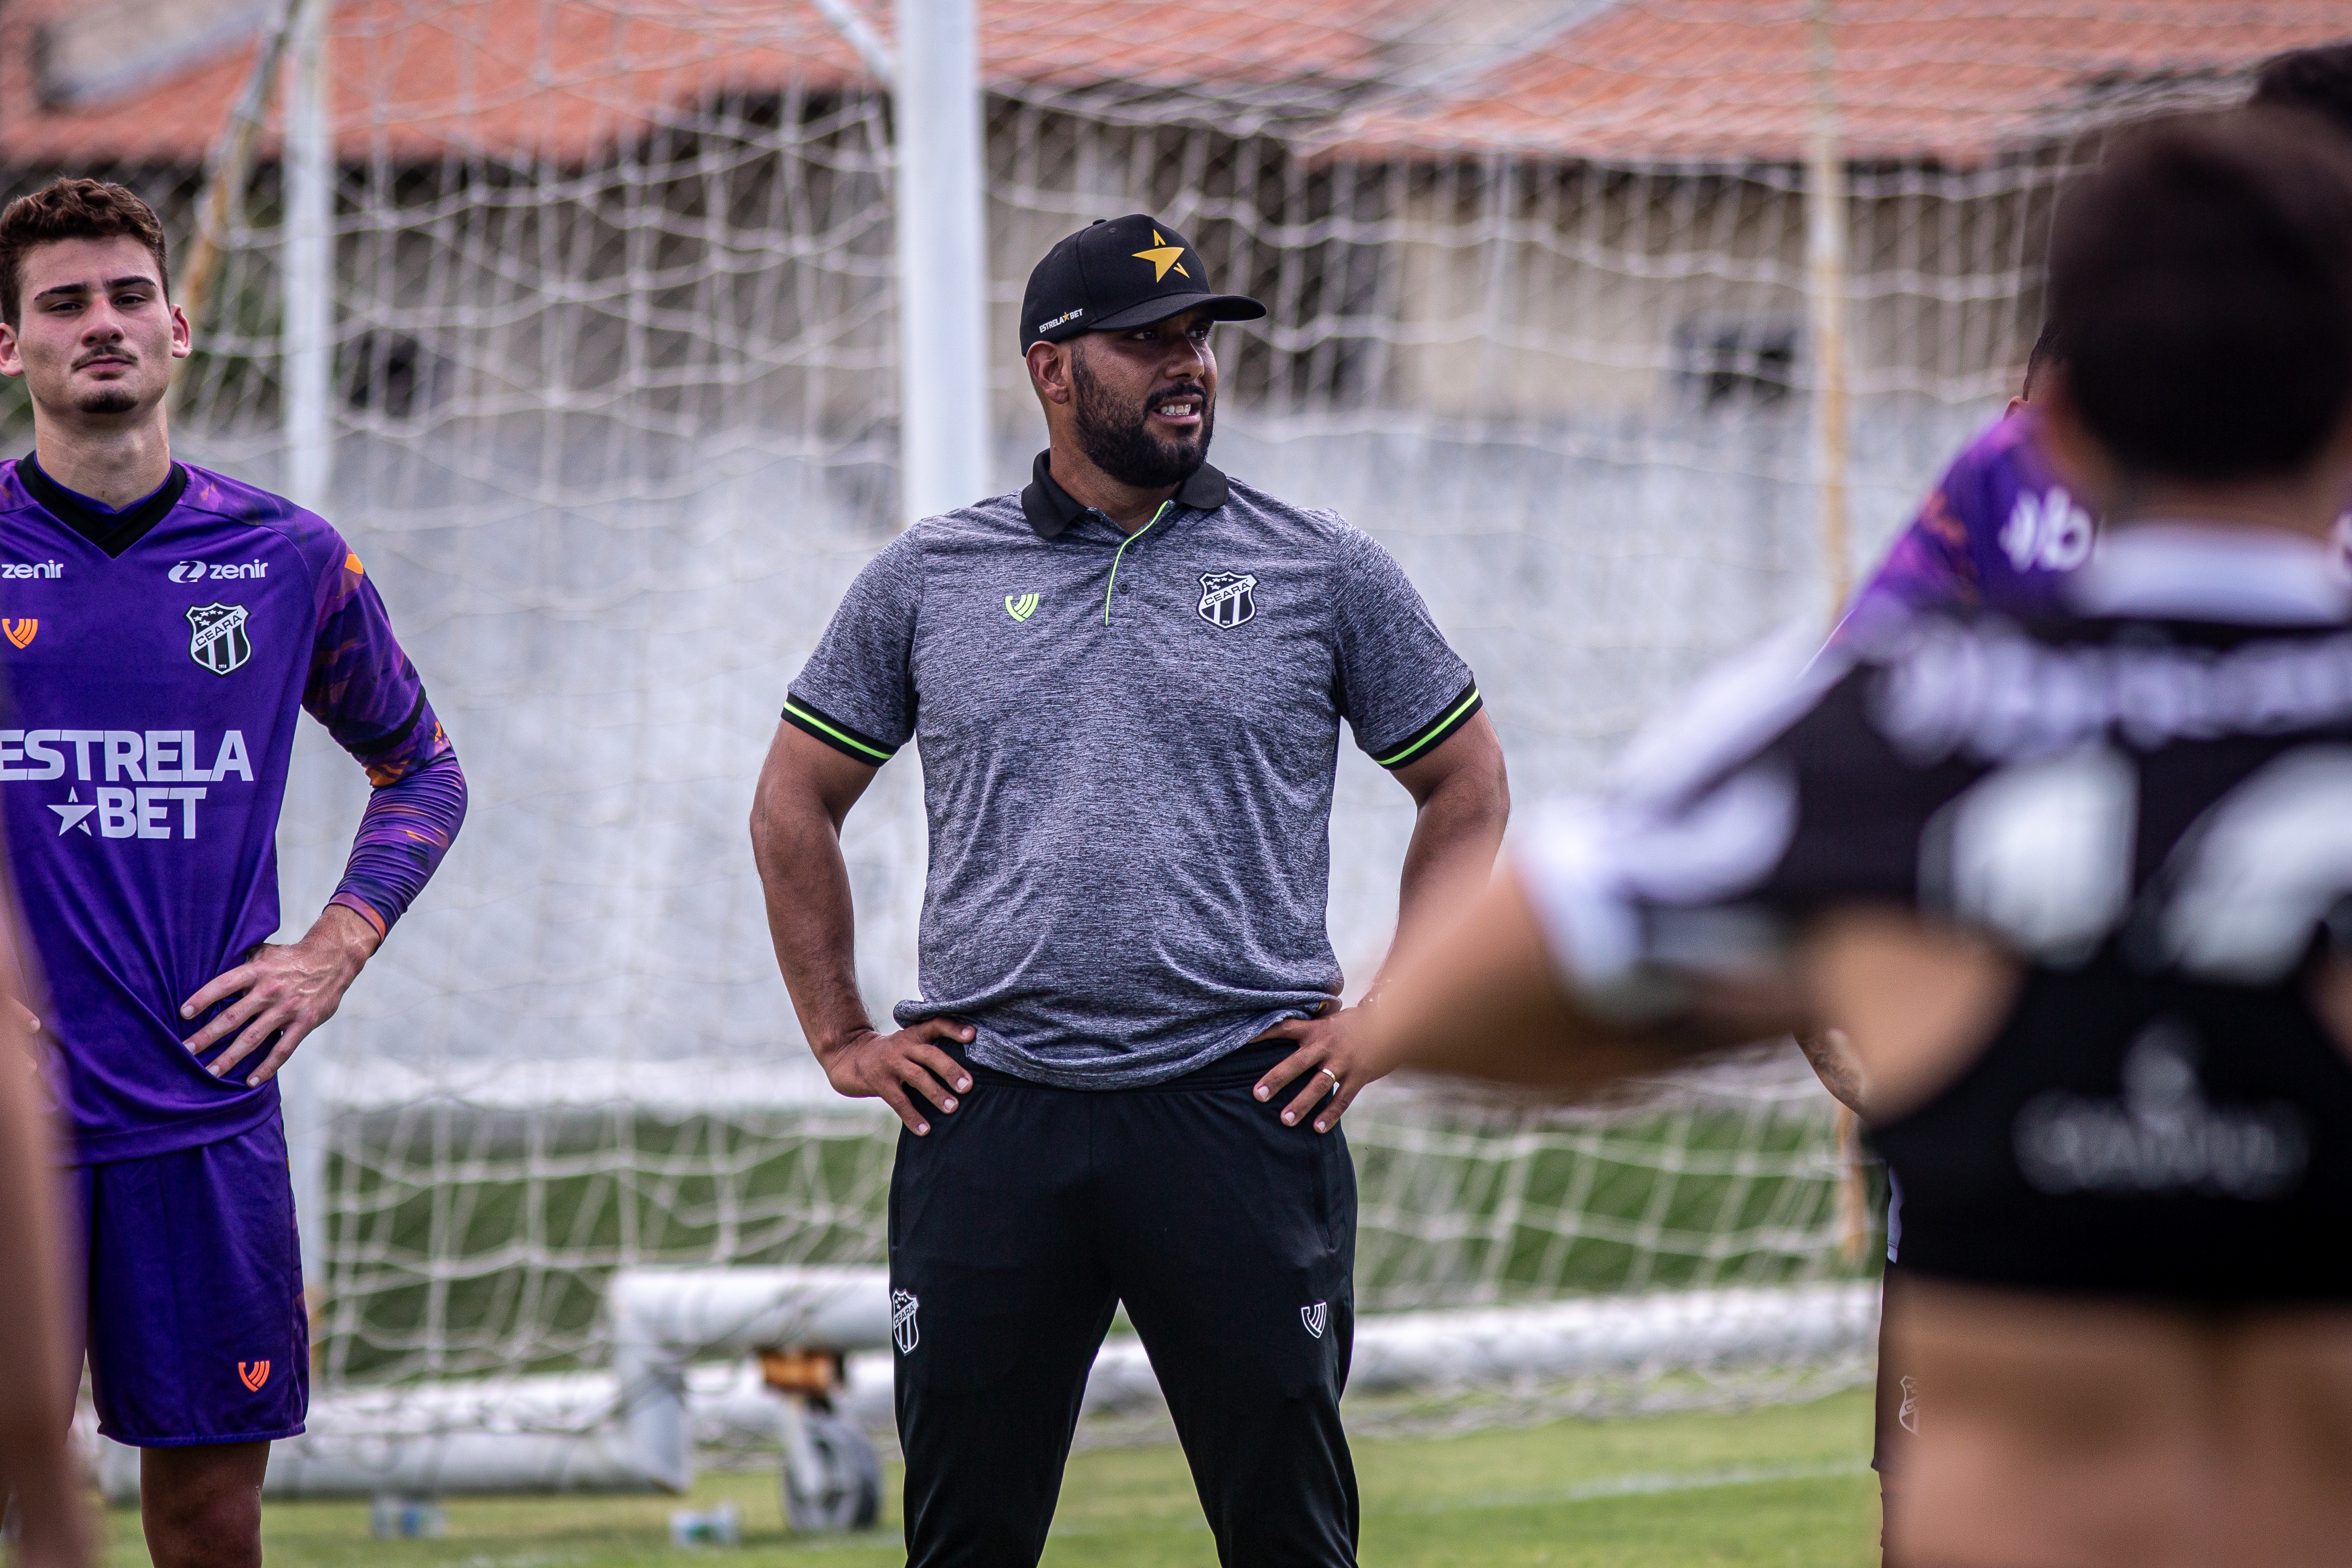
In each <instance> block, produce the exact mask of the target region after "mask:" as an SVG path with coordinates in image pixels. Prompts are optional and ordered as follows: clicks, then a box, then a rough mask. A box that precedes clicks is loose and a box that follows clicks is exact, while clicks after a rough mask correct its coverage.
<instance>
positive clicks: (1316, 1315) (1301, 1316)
mask: <svg viewBox="0 0 2352 1568" xmlns="http://www.w3.org/2000/svg"><path fill="white" fill-rule="evenodd" d="M1298 1321H1300V1322H1302V1323H1304V1324H1306V1325H1307V1332H1308V1333H1310V1334H1313V1335H1314V1336H1315V1337H1316V1338H1317V1339H1318V1340H1319V1339H1321V1338H1322V1337H1323V1325H1324V1324H1326V1323H1328V1322H1329V1321H1331V1303H1330V1302H1328V1301H1318V1302H1316V1303H1315V1304H1314V1305H1313V1306H1311V1307H1301V1308H1299V1309H1298Z"/></svg>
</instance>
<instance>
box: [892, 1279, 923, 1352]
mask: <svg viewBox="0 0 2352 1568" xmlns="http://www.w3.org/2000/svg"><path fill="white" fill-rule="evenodd" d="M920 1305H922V1303H921V1302H919V1301H918V1300H915V1293H914V1292H913V1291H911V1290H893V1291H891V1292H890V1338H891V1339H892V1341H894V1342H896V1343H897V1344H898V1353H899V1354H901V1355H905V1354H907V1353H908V1352H911V1351H912V1350H913V1349H914V1348H915V1347H916V1346H917V1345H919V1344H920V1343H921V1342H922V1340H923V1336H922V1335H920V1334H919V1333H917V1332H916V1331H915V1309H916V1308H917V1307H919V1306H920Z"/></svg>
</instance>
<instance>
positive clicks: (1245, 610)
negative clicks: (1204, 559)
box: [1201, 572, 1257, 631]
mask: <svg viewBox="0 0 2352 1568" xmlns="http://www.w3.org/2000/svg"><path fill="white" fill-rule="evenodd" d="M1256 614H1257V579H1256V578H1255V577H1253V576H1251V575H1250V574H1248V573H1246V572H1203V573H1202V574H1201V618H1202V620H1204V621H1206V622H1208V623H1209V624H1210V625H1211V626H1218V627H1221V628H1223V629H1225V630H1228V631H1230V630H1231V629H1233V628H1234V627H1235V626H1240V625H1241V624H1242V623H1243V622H1244V621H1245V620H1248V619H1249V618H1250V617H1251V616H1255V615H1256Z"/></svg>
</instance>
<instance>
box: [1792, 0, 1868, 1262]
mask: <svg viewBox="0 0 2352 1568" xmlns="http://www.w3.org/2000/svg"><path fill="white" fill-rule="evenodd" d="M1835 5H1836V0H1810V4H1809V5H1807V6H1806V13H1807V14H1806V22H1807V24H1808V27H1807V30H1808V31H1809V32H1810V33H1811V43H1812V56H1813V128H1812V134H1811V137H1810V138H1809V141H1808V145H1807V147H1806V149H1805V306H1806V313H1807V315H1808V316H1810V317H1811V326H1812V349H1813V483H1814V486H1815V487H1816V489H1817V490H1818V492H1819V495H1820V498H1821V524H1822V565H1823V566H1824V567H1825V568H1826V574H1827V576H1828V578H1829V588H1830V625H1831V626H1836V625H1837V624H1838V622H1839V620H1840V619H1841V618H1843V616H1844V615H1845V605H1846V601H1847V600H1848V599H1850V598H1852V597H1853V559H1852V550H1851V548H1850V546H1849V544H1848V542H1847V538H1846V494H1845V479H1846V474H1845V469H1846V363H1845V355H1846V320H1845V300H1846V273H1847V269H1848V265H1849V262H1848V256H1847V239H1846V193H1845V154H1844V153H1843V150H1842V149H1841V148H1840V146H1839V139H1838V104H1837V45H1836V40H1835V39H1834V38H1833V37H1832V35H1831V32H1830V24H1831V19H1832V17H1831V13H1832V11H1833V10H1834V8H1835ZM1833 1125H1834V1127H1835V1136H1836V1140H1837V1152H1838V1164H1839V1167H1840V1169H1839V1179H1838V1194H1837V1215H1838V1249H1839V1250H1840V1251H1841V1252H1843V1254H1844V1255H1845V1257H1846V1258H1847V1260H1848V1261H1850V1262H1851V1261H1858V1260H1859V1259H1860V1258H1861V1257H1862V1251H1863V1247H1864V1243H1865V1242H1866V1241H1867V1240H1868V1239H1869V1235H1870V1215H1869V1212H1868V1205H1867V1201H1866V1198H1865V1195H1864V1185H1863V1172H1862V1123H1861V1121H1860V1120H1859V1119H1858V1118H1857V1117H1855V1115H1854V1114H1853V1111H1851V1110H1847V1109H1846V1108H1845V1107H1844V1106H1843V1105H1840V1106H1839V1107H1838V1108H1837V1110H1836V1114H1835V1117H1834V1119H1833Z"/></svg>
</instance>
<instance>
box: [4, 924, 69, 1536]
mask: <svg viewBox="0 0 2352 1568" xmlns="http://www.w3.org/2000/svg"><path fill="white" fill-rule="evenodd" d="M4 886H5V879H0V887H4ZM10 902H11V900H9V899H8V898H7V896H6V895H5V892H0V1495H5V1496H6V1497H8V1498H10V1499H11V1500H13V1510H12V1511H13V1514H14V1517H15V1520H16V1550H15V1552H14V1554H13V1555H14V1557H15V1560H16V1563H19V1564H20V1565H21V1568H82V1565H83V1564H84V1563H87V1562H88V1561H89V1519H88V1517H87V1515H86V1511H85V1508H84V1503H83V1496H84V1485H83V1482H82V1478H81V1476H80V1475H79V1469H80V1467H79V1465H77V1464H75V1462H74V1458H73V1453H72V1450H71V1448H70V1447H68V1443H67V1439H66V1433H67V1428H68V1426H70V1425H71V1423H72V1420H73V1404H74V1385H75V1384H77V1383H79V1381H80V1375H79V1374H80V1370H81V1369H80V1364H79V1355H78V1353H77V1350H76V1345H75V1340H74V1333H73V1329H72V1326H71V1323H70V1321H69V1320H70V1310H69V1306H68V1303H69V1302H70V1301H71V1300H73V1297H74V1295H75V1292H74V1291H73V1290H72V1289H70V1288H69V1287H68V1283H67V1279H66V1269H65V1253H66V1248H65V1246H64V1237H63V1235H62V1232H61V1228H60V1226H59V1225H58V1219H59V1217H60V1215H61V1214H62V1213H63V1207H64V1205H63V1203H62V1197H61V1194H59V1192H58V1178H57V1173H56V1170H55V1167H56V1165H57V1163H58V1151H57V1147H56V1143H55V1140H54V1139H53V1138H52V1137H51V1135H50V1127H49V1117H48V1110H47V1107H46V1106H45V1105H44V1104H43V1103H42V1099H43V1096H42V1093H41V1073H40V1068H39V1066H38V1065H37V1063H38V1058H37V1051H38V1050H39V1048H40V1047H39V1042H38V1041H37V1038H36V1036H37V1033H38V1026H37V1019H36V1018H35V1016H34V1015H33V1012H32V1010H31V1009H30V1008H28V1007H27V1006H26V1005H25V1003H24V1001H23V1000H22V999H21V998H23V997H24V996H25V995H26V993H27V992H28V991H29V990H30V989H31V988H30V986H29V985H28V984H26V973H25V964H24V963H23V962H22V956H21V952H22V950H21V949H20V948H19V947H18V945H17V940H16V917H15V915H14V913H13V912H12V911H11V910H10V909H9V908H8V905H9V903H10Z"/></svg>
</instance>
